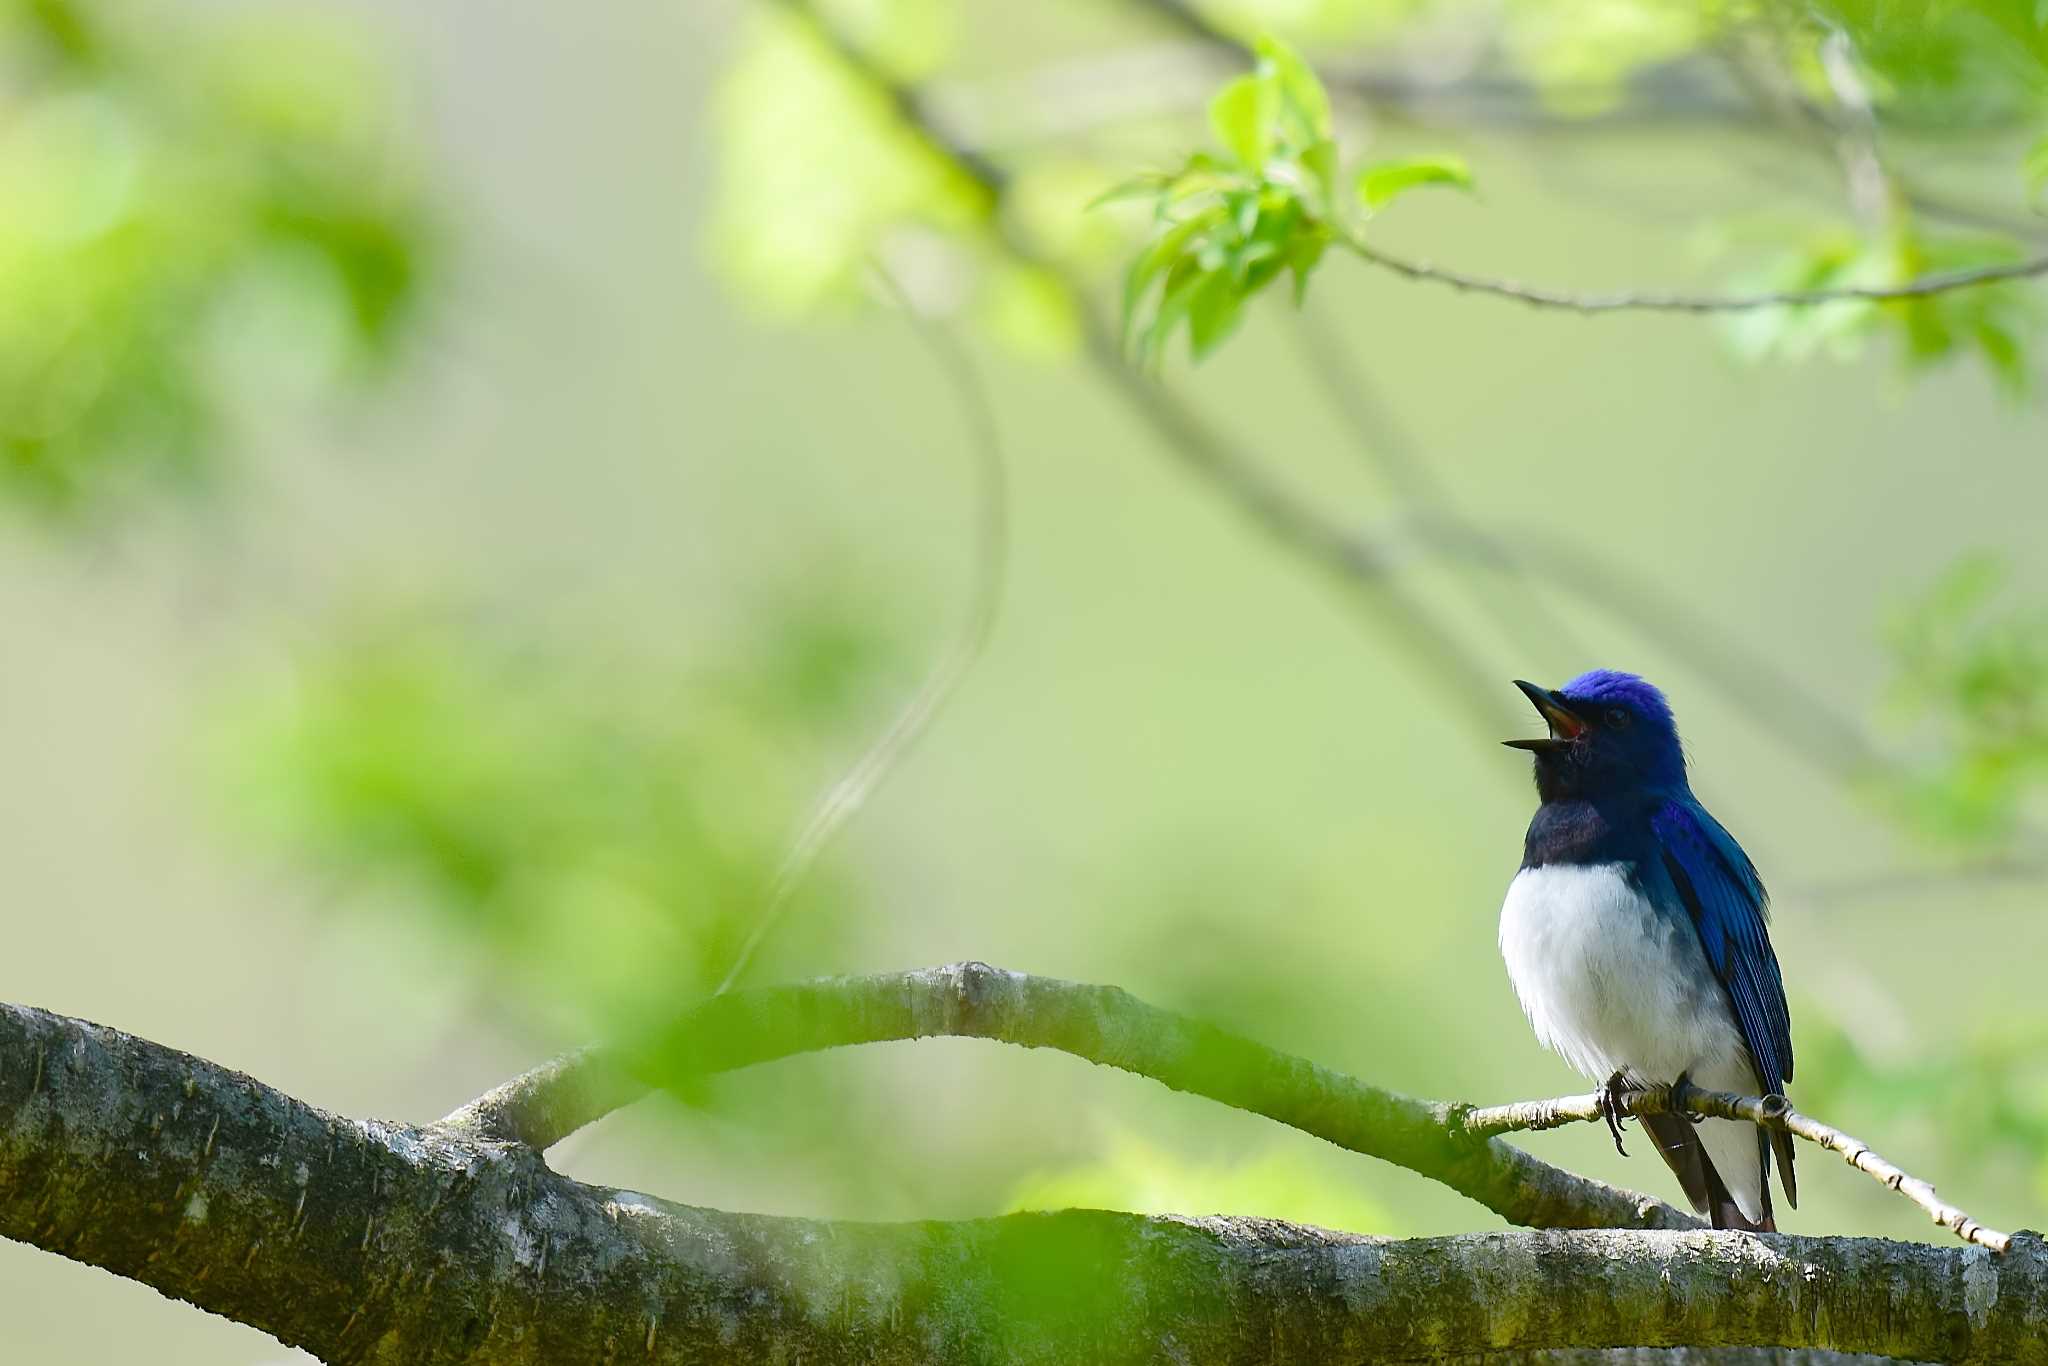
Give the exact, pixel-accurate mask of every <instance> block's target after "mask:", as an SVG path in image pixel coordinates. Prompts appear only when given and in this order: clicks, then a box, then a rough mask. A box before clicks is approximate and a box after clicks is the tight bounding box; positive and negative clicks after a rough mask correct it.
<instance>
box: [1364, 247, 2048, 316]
mask: <svg viewBox="0 0 2048 1366" xmlns="http://www.w3.org/2000/svg"><path fill="white" fill-rule="evenodd" d="M1337 240H1338V243H1339V244H1340V245H1341V246H1343V248H1344V249H1345V250H1347V251H1349V252H1350V253H1351V254H1352V255H1354V256H1356V257H1358V258H1359V259H1360V260H1362V261H1366V262H1369V263H1370V264H1372V265H1375V266H1378V267H1380V268H1381V269H1383V270H1390V271H1392V272H1394V273H1395V274H1396V275H1400V276H1403V277H1405V278H1407V279H1410V280H1423V281H1428V282H1431V283H1434V284H1440V285H1448V286H1450V287H1451V288H1452V289H1455V290H1458V291H1459V292H1461V293H1470V294H1487V295H1492V296H1493V297H1495V298H1501V299H1512V300H1514V301H1515V302H1517V303H1523V304H1528V305H1529V306H1531V307H1532V308H1549V309H1560V310H1563V311H1564V312H1568V313H1627V312H1648V313H1744V312H1749V311H1751V310H1754V309H1759V308H1811V307H1815V306H1817V305H1820V304H1834V303H1855V302H1864V303H1887V302H1898V301H1900V300H1905V299H1924V298H1928V297H1931V296H1933V295H1936V294H1946V293H1949V292H1951V291H1954V290H1958V289H1978V288H1982V287H1983V286H1985V285H1995V284H2002V283H2004V282H2006V281H2010V280H2028V279H2034V278H2036V277H2038V276H2042V275H2048V256H2036V257H2033V258H2031V259H2029V260H2025V261H2011V262H2006V263H2004V264H2000V265H1990V266H1971V267H1969V268H1967V269H1963V270H1941V271H1935V272H1933V273H1932V274H1929V275H1923V276H1921V277H1920V278H1919V279H1917V280H1908V281H1906V282H1904V283H1903V284H1896V285H1838V286H1835V287H1833V288H1829V289H1775V290H1767V291H1764V292H1763V293H1759V294H1675V293H1665V292H1661V291H1656V290H1644V291H1622V292H1618V293H1609V294H1575V293H1571V292H1569V291H1566V290H1558V289H1548V288H1544V287H1542V286H1538V285H1525V284H1522V283H1520V282H1518V281H1515V280H1504V279H1497V278H1494V277H1491V276H1485V275H1468V274H1466V273H1465V272H1463V271H1458V270H1451V269H1449V268H1447V267H1444V266H1438V265H1434V264H1432V263H1431V262H1428V261H1417V260H1412V259H1410V258H1408V257H1405V256H1397V255H1395V254H1394V253H1392V252H1390V251H1384V250H1382V249H1381V248H1379V247H1375V246H1373V245H1372V244H1371V243H1369V242H1367V241H1365V240H1364V239H1363V238H1361V237H1358V236H1356V235H1355V234H1343V235H1341V236H1339V238H1338V239H1337Z"/></svg>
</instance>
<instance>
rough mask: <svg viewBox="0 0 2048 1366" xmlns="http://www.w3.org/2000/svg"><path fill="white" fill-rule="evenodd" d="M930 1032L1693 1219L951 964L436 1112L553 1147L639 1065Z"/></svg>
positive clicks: (1228, 1044) (1617, 1216)
mask: <svg viewBox="0 0 2048 1366" xmlns="http://www.w3.org/2000/svg"><path fill="white" fill-rule="evenodd" d="M933 1037H951V1038H974V1039H993V1040H997V1041H1000V1042H1003V1043H1013V1044H1021V1045H1023V1046H1024V1047H1027V1048H1051V1049H1056V1050H1058V1051H1059V1052H1062V1053H1071V1054H1073V1055H1074V1056H1075V1057H1078V1058H1086V1059H1087V1060H1088V1061H1090V1062H1095V1063H1100V1064H1102V1065H1103V1066H1106V1067H1116V1068H1121V1069H1122V1070H1124V1071H1126V1072H1134V1073H1136V1074H1137V1075H1139V1076H1142V1077H1150V1078H1151V1079H1153V1080H1154V1081H1158V1082H1161V1083H1164V1084H1165V1085H1167V1086H1170V1087H1172V1088H1173V1089H1174V1090H1176V1091H1186V1092H1188V1093H1190V1094H1192V1095H1198V1096H1206V1097H1208V1098H1209V1099H1211V1100H1215V1101H1220V1102H1222V1103H1223V1104H1225V1105H1229V1106H1233V1107H1235V1108H1237V1109H1240V1110H1248V1111H1250V1112H1251V1113H1253V1114H1257V1115H1264V1116H1266V1117H1267V1118H1268V1119H1274V1120H1278V1121H1279V1122H1280V1123H1282V1124H1286V1125H1289V1126H1291V1127H1293V1128H1296V1129H1300V1130H1301V1131H1302V1132H1304V1133H1309V1134H1314V1135H1315V1136H1316V1137H1318V1138H1321V1139H1324V1140H1327V1141H1328V1142H1331V1143H1334V1144H1336V1145H1337V1146H1338V1147H1340V1148H1347V1149H1349V1150H1351V1151H1352V1152H1355V1153H1363V1154H1365V1155H1366V1156H1368V1157H1377V1158H1381V1159H1383V1160H1385V1161H1388V1162H1392V1163H1394V1164H1395V1165H1397V1166H1402V1167H1406V1168H1408V1169H1409V1170H1410V1171H1414V1172H1417V1173H1420V1174H1421V1175H1423V1176H1427V1177H1430V1178H1432V1179H1433V1180H1437V1181H1441V1182H1442V1183H1444V1184H1445V1185H1447V1186H1449V1187H1451V1189H1453V1190H1455V1191H1458V1192H1459V1193H1460V1194H1463V1195H1467V1196H1470V1197H1471V1198H1472V1199H1474V1200H1477V1201H1478V1202H1479V1203H1480V1204H1482V1205H1485V1206H1486V1207H1487V1208H1488V1209H1490V1210H1492V1211H1493V1212H1494V1213H1496V1214H1498V1215H1500V1216H1501V1217H1502V1218H1503V1219H1507V1220H1509V1221H1510V1222H1512V1223H1517V1224H1522V1225H1526V1226H1530V1227H1536V1228H1697V1227H1698V1226H1699V1221H1698V1220H1696V1219H1694V1218H1693V1217H1692V1216H1691V1215H1689V1214H1686V1213H1684V1212H1683V1211H1681V1210H1678V1209H1675V1208H1673V1207H1672V1206H1670V1205H1667V1204H1665V1203H1664V1202H1663V1201H1661V1200H1658V1199H1656V1198H1655V1197H1653V1196H1648V1195H1642V1194H1639V1193H1637V1192H1634V1191H1624V1190H1619V1189H1617V1188H1615V1187H1613V1186H1609V1185H1606V1184H1605V1183H1603V1182H1599V1181H1594V1180H1592V1179H1590V1178H1587V1177H1583V1176H1578V1175H1575V1174H1574V1173H1571V1172H1568V1171H1565V1170H1564V1169H1562V1168H1560V1167H1554V1166H1552V1165H1550V1164H1549V1163H1547V1162H1544V1161H1542V1160H1540V1159H1538V1158H1535V1157H1532V1156H1530V1155H1529V1154H1528V1153H1525V1152H1523V1151H1522V1150H1521V1149H1519V1148H1514V1147H1510V1146H1509V1145H1507V1144H1505V1143H1500V1142H1496V1141H1494V1140H1492V1139H1490V1138H1483V1137H1475V1136H1474V1135H1472V1134H1469V1133H1467V1132H1465V1131H1464V1129H1463V1128H1462V1126H1461V1124H1460V1123H1459V1121H1458V1120H1457V1118H1456V1114H1457V1113H1458V1112H1457V1111H1456V1109H1455V1107H1452V1106H1448V1105H1443V1104H1439V1103H1434V1102H1430V1101H1422V1100H1415V1099H1412V1098H1410V1097H1408V1096H1403V1095H1398V1094H1396V1093H1394V1092H1392V1091H1383V1090H1381V1089H1379V1088H1378V1087H1376V1086H1368V1085H1366V1084H1365V1083H1364V1082H1361V1081H1357V1080H1355V1079H1354V1078H1351V1077H1348V1076H1345V1075H1344V1074H1343V1073H1341V1072H1333V1071H1331V1070H1330V1069H1328V1068H1325V1067H1319V1066H1317V1065H1316V1064H1314V1063H1312V1062H1309V1061H1307V1060H1306V1059H1303V1058H1298V1057H1294V1056H1292V1055H1290V1054H1287V1053H1282V1052H1280V1051H1279V1050H1277V1049H1273V1048H1268V1047H1266V1046H1265V1045H1264V1044H1259V1043H1254V1042H1252V1041H1251V1040H1249V1039H1244V1038H1240V1037H1238V1036H1237V1035H1234V1034H1231V1033H1229V1032H1227V1031H1225V1030H1222V1029H1218V1028H1217V1027H1216V1026H1214V1025H1210V1024H1205V1023H1203V1022H1202V1021H1199V1020H1194V1019H1190V1018H1188V1017H1187V1016H1185V1015H1178V1014H1175V1013H1174V1012H1172V1011H1169V1010H1161V1009H1160V1008H1159V1007H1157V1006H1152V1005H1147V1004H1146V1003H1145V1002H1143V1001H1140V1000H1139V999H1137V998H1136V997H1134V996H1132V995H1130V994H1129V993H1128V992H1125V991H1121V990H1119V989H1117V988H1115V987H1101V986H1090V985H1087V984H1085V983H1080V982H1065V981H1061V980H1059V979H1058V978H1052V977H1033V976H1029V975H1027V974H1025V973H1019V972H1003V971H999V970H998V969H995V968H992V967H989V966H988V965H986V964H984V963H955V964H953V965H951V966H949V967H943V968H930V969H926V970H924V971H921V972H902V973H884V974H880V975H877V976H870V977H827V978H823V979H820V980H818V981H814V982H804V983H799V984H796V985H793V986H779V987H764V988H759V989H754V990H748V991H739V992H733V993H730V994H728V995H724V996H715V997H712V998H710V999H708V1000H706V1001H704V1002H703V1003H702V1004H700V1005H698V1006H696V1007H695V1008H694V1009H692V1010H690V1011H688V1012H687V1013H686V1014H684V1015H683V1016H682V1017H681V1018H680V1019H678V1020H677V1021H676V1023H675V1024H674V1025H673V1026H672V1027H671V1028H670V1029H669V1030H668V1031H667V1033H666V1035H665V1037H663V1038H662V1039H660V1040H658V1041H656V1042H655V1043H653V1044H652V1045H651V1046H648V1047H645V1048H640V1049H636V1050H634V1051H633V1052H632V1053H631V1054H628V1053H626V1052H623V1051H612V1052H604V1053H600V1052H585V1053H582V1054H570V1055H568V1056H567V1057H565V1058H558V1059H556V1060H555V1061H553V1062H550V1063H547V1064H545V1065H544V1066H542V1067H539V1068H537V1069H535V1070H534V1071H532V1072H529V1073H527V1074H525V1075H524V1076H521V1077H517V1078H515V1079H514V1080H512V1081H510V1082H507V1083H506V1084H505V1085H504V1086H501V1087H499V1088H498V1089H497V1090H495V1091H492V1092H490V1093H489V1094H488V1095H485V1096H483V1097H480V1098H479V1099H477V1100H475V1101H472V1102H471V1103H470V1104H468V1105H466V1106H464V1107H463V1108H462V1109H461V1110H458V1111H456V1112H455V1113H454V1114H452V1115H450V1116H448V1118H447V1119H445V1120H443V1121H442V1124H443V1125H444V1126H446V1127H449V1128H452V1129H454V1130H457V1131H461V1132H466V1133H470V1134H475V1135H478V1136H480V1137H484V1138H488V1139H494V1140H506V1141H517V1142H521V1143H525V1144H528V1145H530V1146H533V1147H536V1148H545V1147H547V1146H549V1145H550V1144H552V1143H554V1142H556V1141H558V1140H560V1139H561V1138H563V1137H565V1136H566V1135H567V1134H569V1133H571V1132H574V1130H575V1129H577V1128H580V1127H581V1126H582V1125H583V1124H587V1123H589V1122H591V1121H592V1120H595V1119H597V1118H599V1117H601V1116H602V1115H604V1114H605V1113H608V1112H609V1111H610V1110H611V1109H613V1108H616V1106H617V1105H618V1104H621V1103H623V1102H625V1101H627V1100H629V1099H631V1098H632V1096H633V1095H635V1094H637V1092H634V1091H632V1090H631V1088H630V1087H629V1086H627V1085H625V1084H623V1083H622V1081H621V1078H623V1077H624V1076H626V1075H628V1074H632V1075H638V1076H641V1077H643V1078H655V1079H666V1080H680V1079H683V1078H687V1077H692V1076H698V1075H702V1074H704V1073H710V1072H725V1071H730V1070H733V1069H736V1068H741V1067H750V1066H753V1065H754V1064H756V1063H763V1062H770V1061H773V1060H774V1059H777V1058H786V1057H791V1056H793V1055H795V1054H798V1053H813V1052H818V1051H821V1050H823V1049H827V1048H839V1047H844V1046H846V1045H849V1044H860V1043H882V1042H885V1041H890V1040H899V1039H922V1038H933Z"/></svg>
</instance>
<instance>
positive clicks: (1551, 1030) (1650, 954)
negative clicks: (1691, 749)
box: [1500, 669, 1798, 1231]
mask: <svg viewBox="0 0 2048 1366" xmlns="http://www.w3.org/2000/svg"><path fill="white" fill-rule="evenodd" d="M1515 686H1516V687H1518V688H1520V689H1521V690H1522V691H1523V692H1524V693H1526V694H1527V695H1528V698H1529V700H1530V701H1531V702H1533V703H1535V704H1536V710H1537V711H1538V712H1540V713H1542V716H1543V719H1544V720H1545V721H1546V722H1548V723H1549V727H1550V734H1549V735H1548V736H1546V737H1544V738H1543V739H1540V740H1508V741H1506V742H1505V743H1506V744H1508V745H1509V746H1511V747H1513V748H1515V749H1525V750H1528V751H1530V752H1531V753H1532V754H1533V755H1534V756H1535V767H1536V793H1537V796H1538V797H1539V798H1540V799H1541V804H1540V805H1539V806H1538V807H1537V809H1536V816H1535V819H1534V820H1532V821H1530V822H1529V833H1528V836H1527V838H1526V839H1525V840H1524V842H1523V846H1522V866H1521V869H1520V871H1518V872H1517V873H1516V874H1515V879H1514V881H1513V882H1512V883H1510V884H1509V886H1508V894H1507V900H1506V901H1505V902H1504V903H1503V904H1502V906H1501V912H1500V951H1501V956H1502V957H1503V958H1505V959H1506V960H1507V967H1508V976H1509V978H1510V979H1512V981H1513V982H1514V985H1515V994H1516V995H1517V996H1518V997H1520V998H1521V1002H1522V1010H1523V1011H1524V1013H1526V1014H1527V1015H1528V1017H1529V1023H1530V1024H1531V1025H1533V1026H1535V1029H1536V1036H1537V1037H1538V1038H1539V1039H1540V1040H1542V1042H1543V1044H1544V1046H1545V1047H1547V1048H1549V1049H1551V1050H1552V1051H1554V1052H1556V1053H1558V1054H1559V1055H1561V1056H1562V1057H1563V1058H1564V1060H1565V1061H1566V1062H1568V1063H1570V1064H1571V1065H1572V1066H1573V1067H1575V1068H1577V1069H1578V1070H1579V1071H1580V1072H1583V1073H1584V1074H1585V1075H1586V1076H1588V1077H1590V1078H1592V1079H1593V1080H1595V1081H1599V1082H1602V1083H1603V1084H1604V1087H1605V1089H1604V1091H1603V1097H1604V1099H1605V1103H1606V1109H1607V1113H1608V1124H1609V1126H1610V1127H1611V1128H1612V1129H1613V1131H1614V1141H1615V1146H1616V1147H1617V1148H1620V1147H1621V1117H1620V1115H1619V1114H1618V1112H1617V1110H1616V1107H1617V1106H1618V1105H1619V1104H1620V1103H1621V1102H1622V1101H1623V1098H1624V1097H1625V1096H1626V1094H1627V1092H1629V1091H1630V1090H1641V1089H1647V1088H1650V1087H1653V1086H1660V1085H1668V1084H1670V1083H1673V1082H1676V1081H1680V1080H1683V1081H1686V1082H1689V1083H1690V1084H1692V1085H1694V1086H1699V1087H1704V1088H1706V1089H1708V1090H1721V1091H1736V1092H1740V1093H1742V1094H1744V1095H1771V1094H1783V1092H1784V1089H1785V1083H1787V1082H1789V1081H1790V1080H1791V1079H1792V1022H1791V1017H1790V1015H1789V1013H1788V1012H1787V1010H1786V1008H1785V984H1784V980H1783V979H1782V978H1781V977H1780V976H1779V973H1778V957H1777V955H1776V954H1775V953H1773V952H1772V951H1771V940H1770V935H1769V934H1768V933H1767V932H1766V929H1765V922H1766V920H1767V918H1768V912H1767V906H1768V898H1767V896H1766V894H1765V892H1764V884H1763V880H1762V879H1761V878H1759V877H1758V876H1757V871H1756V867H1755V865H1753V864H1752V863H1751V862H1750V861H1749V856H1748V855H1747V854H1744V853H1743V852H1742V846H1741V845H1739V844H1737V843H1736V842H1735V837H1734V836H1733V835H1730V834H1729V833H1728V832H1727V831H1726V830H1724V829H1722V828H1721V823H1720V822H1719V821H1717V820H1715V819H1714V818H1713V817H1712V816H1711V815H1709V814H1708V813H1707V809H1706V808H1705V807H1704V806H1702V805H1700V802H1699V799H1698V798H1697V797H1695V796H1693V794H1692V788H1691V787H1690V786H1689V785H1688V784H1687V782H1686V776H1685V754H1684V752H1683V751H1682V750H1681V749H1680V747H1679V743H1678V727H1677V723H1676V722H1675V721H1674V720H1673V719H1672V715H1671V707H1670V705H1669V704H1668V703H1666V702H1665V700H1664V694H1663V693H1661V692H1659V691H1657V689H1655V688H1653V687H1651V686H1650V685H1649V684H1648V683H1646V682H1644V681H1643V680H1642V679H1640V678H1638V677H1636V676H1635V675H1634V674H1626V673H1618V672H1615V671H1614V670H1611V669H1595V670H1593V671H1592V672H1590V673H1584V674H1580V675H1579V676H1578V677H1577V678H1574V679H1573V680H1572V681H1571V682H1569V683H1567V684H1565V685H1564V686H1563V687H1562V688H1557V689H1552V690H1546V689H1543V688H1539V687H1537V686H1536V685H1535V684H1533V683H1524V682H1522V681H1521V680H1519V679H1517V680H1516V681H1515ZM1642 1122H1643V1127H1644V1128H1645V1129H1646V1130H1647V1131H1648V1132H1649V1134H1650V1137H1651V1139H1652V1140H1653V1141H1654V1142H1655V1143H1656V1146H1657V1152H1658V1155H1659V1156H1661V1157H1662V1158H1663V1159H1664V1161H1665V1163H1666V1164H1667V1165H1669V1166H1670V1168H1671V1170H1672V1171H1673V1172H1675V1173H1676V1174H1677V1176H1678V1181H1679V1184H1680V1185H1681V1186H1683V1187H1684V1188H1685V1193H1686V1196H1687V1198H1689V1199H1690V1200H1691V1201H1692V1206H1693V1208H1694V1209H1695V1210H1697V1211H1698V1212H1700V1213H1701V1214H1705V1215H1707V1216H1709V1217H1710V1218H1711V1219H1712V1220H1713V1224H1714V1227H1715V1228H1737V1229H1750V1230H1765V1231H1772V1230H1775V1229H1776V1228H1777V1224H1776V1223H1775V1221H1774V1220H1773V1219H1772V1217H1771V1192H1770V1169H1771V1155H1772V1151H1773V1149H1775V1150H1776V1153H1777V1158H1778V1173H1779V1179H1780V1180H1781V1181H1782V1182H1783V1183H1784V1188H1785V1203H1786V1204H1788V1205H1797V1204H1798V1199H1797V1196H1796V1188H1795V1186H1794V1184H1793V1178H1792V1144H1791V1140H1790V1139H1789V1138H1788V1137H1787V1136H1786V1135H1784V1134H1781V1133H1775V1132H1771V1133H1769V1134H1768V1135H1767V1133H1766V1131H1765V1130H1764V1129H1762V1128H1760V1127H1758V1126H1756V1125H1752V1124H1746V1123H1742V1122H1740V1121H1735V1120H1725V1119H1705V1120H1699V1119H1688V1118H1687V1117H1685V1116H1682V1115H1644V1116H1642Z"/></svg>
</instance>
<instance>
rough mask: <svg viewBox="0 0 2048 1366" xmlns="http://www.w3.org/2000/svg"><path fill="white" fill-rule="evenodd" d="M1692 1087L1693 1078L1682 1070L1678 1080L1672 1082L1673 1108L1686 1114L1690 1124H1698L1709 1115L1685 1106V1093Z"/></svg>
mask: <svg viewBox="0 0 2048 1366" xmlns="http://www.w3.org/2000/svg"><path fill="white" fill-rule="evenodd" d="M1692 1089H1693V1085H1692V1078H1691V1077H1689V1076H1687V1075H1686V1074H1685V1073H1683V1072H1680V1073H1679V1074H1678V1080H1677V1081H1674V1082H1672V1083H1671V1108H1672V1109H1673V1110H1676V1111H1677V1112H1678V1113H1679V1114H1681V1115H1683V1116H1685V1120H1686V1122H1687V1123H1688V1124H1691V1125H1694V1126H1698V1125H1700V1124H1702V1123H1704V1122H1705V1121H1706V1118H1707V1117H1706V1116H1705V1115H1703V1114H1700V1113H1699V1112H1697V1111H1695V1110H1688V1109H1686V1108H1685V1093H1686V1092H1688V1091H1690V1090H1692Z"/></svg>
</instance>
